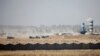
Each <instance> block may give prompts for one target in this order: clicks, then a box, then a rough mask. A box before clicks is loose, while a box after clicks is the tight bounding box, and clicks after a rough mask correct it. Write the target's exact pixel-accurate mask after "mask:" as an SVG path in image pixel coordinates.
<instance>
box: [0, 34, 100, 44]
mask: <svg viewBox="0 0 100 56" xmlns="http://www.w3.org/2000/svg"><path fill="white" fill-rule="evenodd" d="M19 43H21V44H27V43H31V44H35V43H41V44H45V43H49V44H53V43H59V44H62V43H67V44H70V43H77V44H78V43H86V44H87V43H94V44H95V43H100V35H79V36H68V35H66V36H58V35H55V36H49V37H48V38H33V39H29V37H25V38H24V37H20V38H17V37H15V38H14V39H7V38H3V37H0V44H14V45H15V44H19Z"/></svg>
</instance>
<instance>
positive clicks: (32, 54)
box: [0, 50, 100, 56]
mask: <svg viewBox="0 0 100 56" xmlns="http://www.w3.org/2000/svg"><path fill="white" fill-rule="evenodd" d="M0 56H100V50H49V51H48V50H31V51H30V50H26V51H25V50H16V51H0Z"/></svg>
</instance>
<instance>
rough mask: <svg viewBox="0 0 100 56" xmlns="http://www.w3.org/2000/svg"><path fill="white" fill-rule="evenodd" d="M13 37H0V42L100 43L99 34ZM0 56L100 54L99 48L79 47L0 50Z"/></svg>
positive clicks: (85, 55) (97, 55)
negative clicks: (71, 48)
mask: <svg viewBox="0 0 100 56" xmlns="http://www.w3.org/2000/svg"><path fill="white" fill-rule="evenodd" d="M17 37H19V36H17ZM17 37H15V38H14V39H7V38H6V37H4V38H3V37H0V44H4V45H6V44H9V43H10V44H13V45H16V44H19V43H21V44H27V43H31V44H35V43H41V44H44V43H49V44H53V43H59V44H62V43H69V44H70V43H77V44H78V43H86V44H87V43H94V44H95V43H100V35H79V36H70V35H64V36H58V35H53V36H49V37H47V38H33V39H29V37H24V38H23V37H20V38H17ZM0 56H100V50H99V49H95V50H92V49H87V50H86V49H85V50H84V49H83V50H82V49H81V50H6V51H4V50H0Z"/></svg>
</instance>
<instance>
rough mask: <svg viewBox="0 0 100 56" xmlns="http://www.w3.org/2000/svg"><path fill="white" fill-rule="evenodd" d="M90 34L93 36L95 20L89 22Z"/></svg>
mask: <svg viewBox="0 0 100 56" xmlns="http://www.w3.org/2000/svg"><path fill="white" fill-rule="evenodd" d="M89 32H90V34H93V19H92V20H91V21H90V22H89Z"/></svg>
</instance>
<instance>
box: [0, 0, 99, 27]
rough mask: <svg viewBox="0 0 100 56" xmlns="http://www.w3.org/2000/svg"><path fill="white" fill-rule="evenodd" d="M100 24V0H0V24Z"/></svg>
mask: <svg viewBox="0 0 100 56" xmlns="http://www.w3.org/2000/svg"><path fill="white" fill-rule="evenodd" d="M88 18H93V20H94V24H95V25H100V0H0V25H25V26H38V25H80V24H81V23H82V22H85V23H86V24H88V22H87V21H86V19H88Z"/></svg>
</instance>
